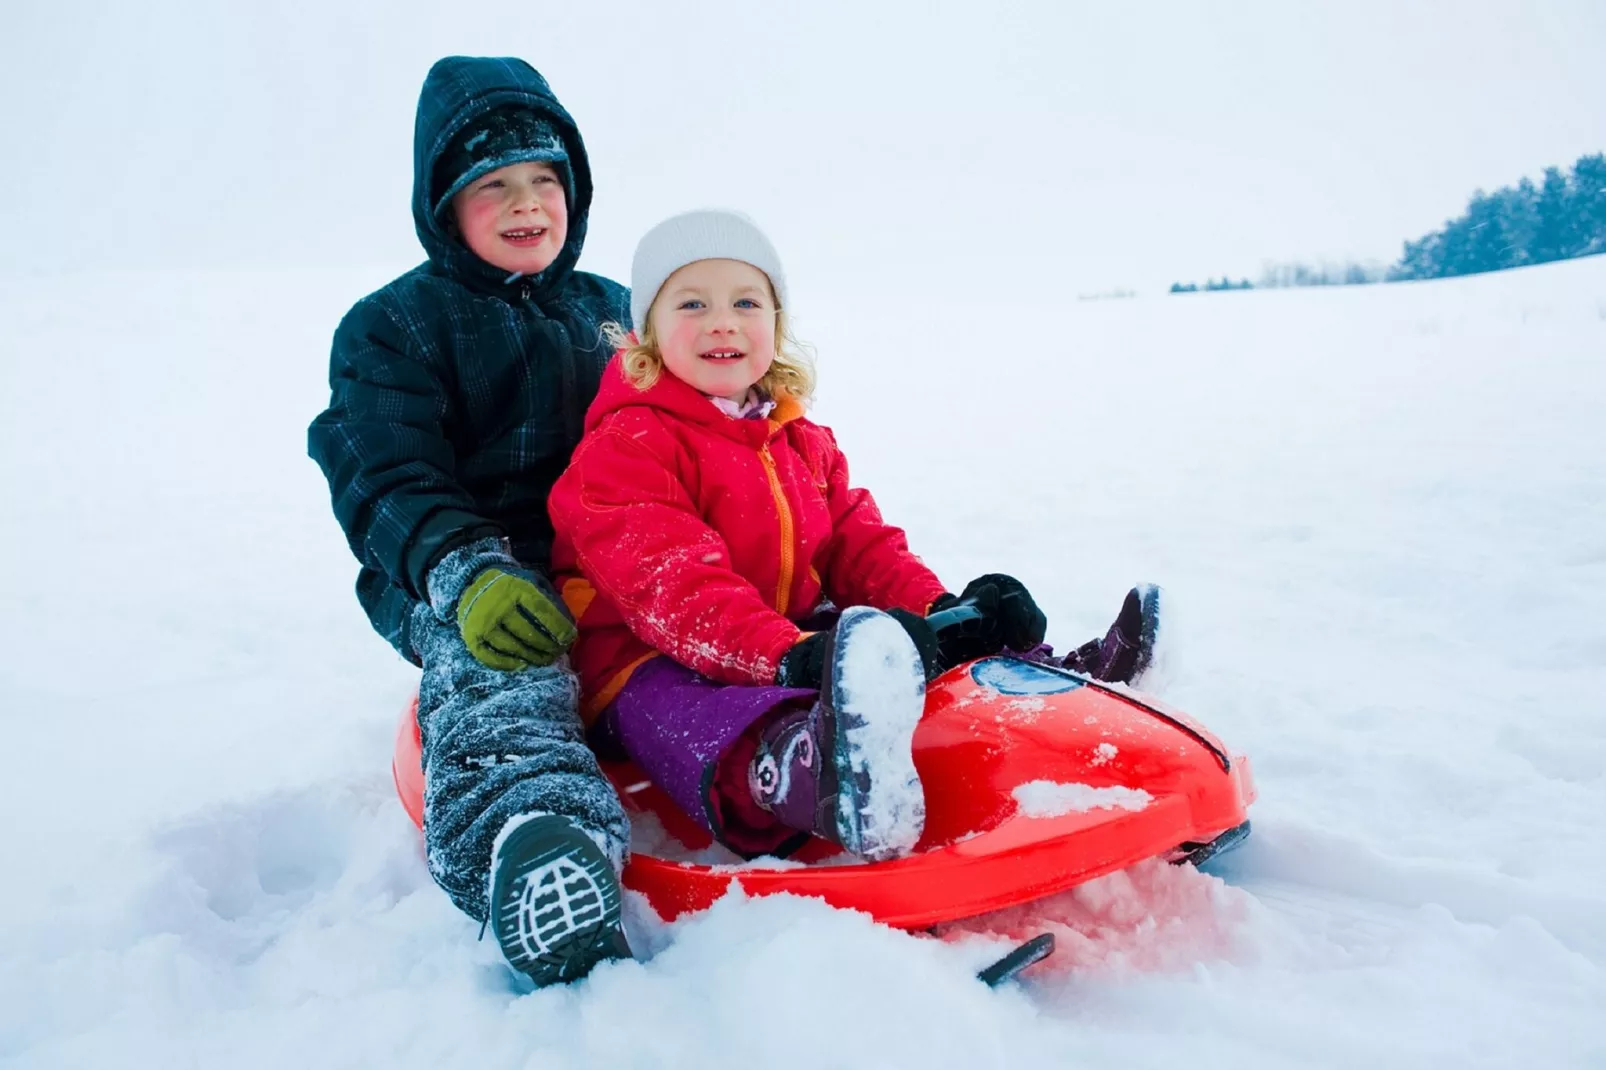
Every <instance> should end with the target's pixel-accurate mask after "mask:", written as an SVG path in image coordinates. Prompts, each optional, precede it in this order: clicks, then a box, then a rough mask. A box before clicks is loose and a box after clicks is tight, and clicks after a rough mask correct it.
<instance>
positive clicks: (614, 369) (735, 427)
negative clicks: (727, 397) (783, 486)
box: [586, 353, 803, 448]
mask: <svg viewBox="0 0 1606 1070" xmlns="http://www.w3.org/2000/svg"><path fill="white" fill-rule="evenodd" d="M630 408H643V409H655V410H657V411H659V412H663V413H666V414H668V415H670V416H672V417H673V418H675V419H677V420H681V421H684V422H686V423H690V424H695V425H697V426H699V427H705V428H707V429H709V430H712V431H714V432H715V433H717V434H721V435H724V436H725V437H727V438H734V439H738V440H740V441H743V442H750V443H751V444H752V445H753V446H754V447H755V448H756V447H758V446H760V445H763V444H764V443H765V442H767V441H769V440H770V439H771V438H772V437H774V436H775V435H776V434H778V433H779V431H780V429H781V427H782V426H783V425H785V424H787V423H790V422H791V421H793V420H795V419H797V418H799V417H800V416H802V415H803V406H802V405H801V404H800V403H799V402H798V401H797V399H795V398H792V397H790V396H788V395H786V394H781V395H780V396H778V397H777V398H776V399H775V410H774V411H773V412H771V413H770V415H769V418H768V419H764V420H738V419H735V418H733V417H730V416H726V415H725V414H724V413H723V412H720V411H719V409H717V408H715V407H714V404H713V402H711V401H709V400H708V397H707V395H705V394H703V393H702V392H700V391H699V390H697V389H696V388H695V387H692V386H688V385H687V384H686V383H685V382H684V381H682V380H680V379H677V378H675V377H674V376H673V375H670V374H669V372H667V371H665V372H663V373H662V374H660V375H659V376H658V381H657V382H656V383H653V384H652V386H650V387H648V388H647V389H646V390H638V389H636V385H635V384H634V383H632V382H631V381H630V380H629V379H626V378H625V373H624V368H623V366H622V365H621V364H620V363H619V355H618V354H617V353H615V354H614V355H613V358H612V359H611V360H609V361H608V367H607V369H606V370H605V371H604V372H603V373H602V385H601V386H600V388H599V389H598V390H597V397H596V400H594V401H593V402H592V403H591V407H590V408H589V409H587V410H586V432H587V433H588V434H589V433H590V432H592V431H595V430H596V429H597V427H598V426H599V425H600V424H601V423H602V422H603V420H605V419H606V418H607V417H608V416H610V415H612V414H613V413H615V412H619V411H621V410H624V409H630Z"/></svg>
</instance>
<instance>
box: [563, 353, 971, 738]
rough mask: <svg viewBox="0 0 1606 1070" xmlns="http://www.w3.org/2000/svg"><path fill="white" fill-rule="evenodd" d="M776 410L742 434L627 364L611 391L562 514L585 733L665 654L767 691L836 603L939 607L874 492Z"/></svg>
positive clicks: (803, 423) (801, 421)
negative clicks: (811, 621) (812, 622)
mask: <svg viewBox="0 0 1606 1070" xmlns="http://www.w3.org/2000/svg"><path fill="white" fill-rule="evenodd" d="M777 401H778V404H777V405H776V408H775V410H774V411H773V412H772V413H771V415H770V417H769V418H768V419H747V420H742V419H735V418H733V417H730V416H727V415H725V414H724V413H723V412H721V411H720V410H719V409H717V408H715V407H714V405H713V404H712V403H711V402H710V401H709V400H708V398H707V397H705V396H704V395H702V394H701V393H699V392H698V391H697V390H695V389H694V388H692V387H690V386H687V385H686V384H685V383H684V382H682V381H680V380H679V379H676V378H675V377H674V376H673V375H670V374H668V373H667V372H666V373H664V374H663V375H661V376H659V379H658V382H657V383H655V384H654V385H653V386H652V387H651V388H650V389H648V390H645V391H642V390H637V389H636V388H635V387H634V386H633V385H631V383H630V382H629V381H628V380H626V379H625V377H624V375H623V374H622V373H621V372H620V370H619V361H618V359H617V358H615V359H614V360H613V361H612V362H611V363H610V364H609V365H608V369H607V371H606V372H604V373H603V376H602V387H601V390H600V391H599V392H598V394H597V398H596V400H595V401H594V402H592V404H591V408H590V409H589V410H588V411H587V413H586V434H585V438H583V439H582V440H581V442H580V445H579V447H578V448H577V449H576V450H575V453H574V458H573V460H572V461H571V462H570V464H569V468H568V471H566V472H564V474H563V476H562V477H561V478H559V480H558V482H557V484H556V485H555V486H554V487H553V488H552V495H551V497H550V498H549V499H548V504H549V506H550V508H551V511H552V524H553V527H554V529H555V530H556V539H555V541H554V545H553V550H552V565H553V572H554V574H555V575H556V577H557V580H558V584H559V588H560V590H561V591H562V592H563V599H564V602H565V603H566V604H567V605H568V607H569V609H570V611H571V612H572V613H573V614H574V617H575V620H577V621H578V622H579V627H580V637H579V639H578V640H577V641H576V642H575V645H574V649H573V651H572V652H571V659H572V661H573V664H574V667H575V669H576V671H577V672H578V673H579V674H580V686H581V691H582V694H583V695H584V700H583V703H582V710H583V712H584V713H585V716H586V719H587V720H588V721H589V720H591V719H592V718H594V717H595V716H596V714H597V713H598V712H599V711H600V710H601V709H602V708H603V707H604V706H606V705H607V704H608V703H609V702H611V701H612V700H613V698H614V696H615V695H617V694H618V693H619V689H620V688H621V687H623V686H624V684H625V681H626V680H627V679H629V676H630V673H631V672H632V671H634V670H635V668H636V667H637V666H638V665H640V664H641V663H642V662H643V661H646V660H647V659H648V658H650V657H652V656H654V655H655V654H657V653H663V654H667V655H669V656H670V657H671V658H673V659H675V660H676V661H677V662H679V663H680V664H682V665H685V666H687V667H688V668H691V669H694V670H696V671H697V672H700V673H702V674H703V675H705V676H708V677H710V678H711V679H714V680H720V681H723V682H726V683H732V684H770V683H773V682H774V679H775V669H776V666H777V665H778V664H779V662H780V659H781V656H782V655H783V654H785V653H786V652H787V650H789V649H790V648H791V647H792V646H793V644H795V643H796V642H797V641H798V640H799V639H800V638H801V637H802V634H803V633H802V632H801V631H799V630H798V626H797V625H796V624H794V623H793V622H794V621H797V620H802V619H804V618H806V617H808V616H809V615H810V614H811V613H813V612H814V611H815V610H816V609H817V608H818V607H819V605H820V603H821V601H822V596H823V597H824V598H828V599H830V600H831V602H833V603H835V604H836V605H839V606H850V605H869V606H875V607H876V608H878V609H890V608H892V607H894V606H900V607H902V608H904V609H908V610H911V611H913V612H916V613H924V612H925V611H926V608H927V607H928V606H929V605H930V604H931V602H932V600H933V599H935V598H936V597H937V596H938V595H939V594H941V593H942V591H943V586H942V584H941V583H940V582H938V580H937V577H936V576H935V575H934V574H933V573H932V572H931V570H930V569H928V568H927V567H926V566H925V565H924V564H923V563H922V562H921V561H920V559H919V558H918V557H916V556H915V555H914V554H913V553H911V552H910V551H909V546H908V543H907V542H906V541H905V539H904V534H903V531H902V530H901V529H899V528H895V527H893V526H891V525H890V524H888V523H887V522H886V521H884V520H882V519H881V511H880V510H879V509H877V508H876V504H875V500H874V499H873V498H871V497H870V492H869V491H867V490H863V489H856V488H853V487H850V486H849V485H848V464H847V459H846V458H844V457H843V456H842V451H841V450H839V449H838V448H837V445H836V439H835V437H833V436H832V434H831V432H830V431H829V430H828V429H826V428H824V427H821V426H820V425H819V424H816V423H813V422H811V421H810V420H808V419H807V418H806V417H805V416H804V415H803V407H802V405H800V404H799V403H798V402H797V401H796V400H794V399H792V398H789V397H784V396H783V397H781V398H779V399H777Z"/></svg>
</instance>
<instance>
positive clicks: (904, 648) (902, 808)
mask: <svg viewBox="0 0 1606 1070" xmlns="http://www.w3.org/2000/svg"><path fill="white" fill-rule="evenodd" d="M832 659H833V660H832V668H831V690H832V691H833V692H834V699H835V705H836V711H837V730H838V731H839V732H841V733H842V736H843V738H844V739H845V740H846V741H847V746H846V748H845V750H846V752H847V758H848V764H849V770H848V772H849V773H850V774H851V777H852V778H853V779H854V780H859V781H860V782H861V783H862V782H864V781H868V783H869V789H868V790H867V791H866V792H865V793H864V795H863V796H862V802H861V803H860V805H858V806H857V808H855V807H854V806H853V805H852V803H851V800H852V799H854V798H855V796H853V795H850V794H847V793H845V792H844V793H839V794H838V795H837V799H838V806H837V828H838V829H843V828H848V829H852V830H853V835H848V834H844V835H843V837H842V838H841V840H840V842H841V843H842V844H843V845H844V846H846V847H847V848H848V849H849V850H851V851H853V853H854V854H857V855H861V856H862V857H864V858H867V859H871V860H874V861H886V860H888V859H892V858H901V857H903V856H904V855H907V854H908V853H909V852H911V851H913V850H914V847H915V844H916V843H918V842H919V841H920V834H921V832H922V831H924V829H925V827H926V796H925V790H924V788H923V786H922V785H921V783H920V774H919V773H918V772H916V771H915V764H914V753H913V750H912V741H913V740H914V734H915V727H916V726H917V725H918V724H919V723H920V715H921V712H922V711H923V710H924V709H925V693H926V691H925V685H926V681H925V676H924V673H923V670H922V667H921V662H920V654H919V652H918V651H917V650H916V649H915V645H914V643H913V642H911V641H910V639H909V633H908V632H906V631H904V630H903V626H902V625H901V624H899V623H898V622H897V621H896V620H894V619H893V618H891V617H889V616H887V615H886V614H885V613H878V612H875V611H872V610H869V609H865V608H863V607H860V606H850V607H848V608H846V609H844V610H843V612H842V617H841V619H840V620H839V621H838V622H837V627H836V644H835V647H834V648H833V654H832ZM861 778H862V779H861ZM846 779H847V778H844V781H846ZM844 811H847V812H846V813H844Z"/></svg>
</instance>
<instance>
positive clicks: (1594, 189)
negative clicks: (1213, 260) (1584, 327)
mask: <svg viewBox="0 0 1606 1070" xmlns="http://www.w3.org/2000/svg"><path fill="white" fill-rule="evenodd" d="M1595 253H1606V153H1595V154H1594V155H1592V156H1581V157H1579V158H1578V160H1577V162H1576V163H1574V164H1573V166H1572V167H1571V168H1570V169H1568V168H1560V167H1547V168H1546V169H1545V173H1544V176H1543V177H1542V178H1541V179H1540V181H1539V183H1538V184H1537V185H1536V184H1535V183H1534V182H1533V181H1532V180H1531V179H1528V178H1524V179H1522V180H1521V181H1520V182H1518V183H1517V184H1516V186H1502V187H1501V188H1500V189H1498V190H1495V191H1494V192H1493V193H1485V192H1484V191H1483V190H1478V191H1477V192H1475V193H1473V195H1472V200H1471V202H1470V203H1469V204H1468V205H1467V210H1466V211H1465V212H1463V213H1462V214H1461V215H1459V216H1457V217H1456V218H1455V219H1451V220H1449V221H1448V222H1446V223H1445V224H1444V226H1443V227H1442V228H1441V229H1439V230H1435V231H1433V232H1431V233H1429V234H1425V235H1423V236H1422V237H1420V238H1418V239H1417V240H1416V241H1408V242H1406V243H1405V252H1404V254H1403V255H1402V256H1401V257H1400V259H1399V262H1398V263H1395V264H1393V265H1390V266H1388V267H1386V268H1385V267H1383V266H1381V265H1378V264H1355V263H1346V264H1322V265H1310V264H1300V263H1290V264H1268V265H1266V268H1265V270H1264V271H1263V272H1262V273H1261V278H1260V281H1259V282H1258V283H1254V284H1251V283H1250V282H1249V280H1248V279H1244V280H1241V281H1240V282H1236V283H1234V282H1232V281H1230V280H1229V279H1227V278H1226V277H1225V276H1223V277H1222V278H1221V280H1220V281H1217V280H1215V279H1211V280H1209V281H1207V282H1206V283H1205V284H1204V285H1203V286H1200V285H1199V284H1198V283H1194V282H1188V283H1182V282H1174V283H1172V284H1171V292H1172V293H1195V292H1198V291H1199V290H1248V289H1253V288H1255V287H1256V286H1258V287H1261V288H1268V287H1272V288H1275V287H1282V286H1358V285H1365V284H1367V283H1374V282H1403V281H1406V280H1409V279H1440V278H1448V277H1450V276H1452V275H1472V274H1476V273H1478V272H1483V271H1500V270H1501V269H1503V268H1514V267H1524V266H1526V265H1529V264H1545V263H1549V262H1550V261H1553V260H1568V259H1572V258H1573V257H1579V256H1591V255H1593V254H1595Z"/></svg>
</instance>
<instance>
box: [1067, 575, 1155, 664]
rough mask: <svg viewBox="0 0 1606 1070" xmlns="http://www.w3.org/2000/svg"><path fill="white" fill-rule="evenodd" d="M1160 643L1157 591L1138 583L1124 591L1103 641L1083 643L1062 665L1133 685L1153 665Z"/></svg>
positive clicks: (1096, 640) (1094, 640) (1148, 585)
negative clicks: (1118, 608)
mask: <svg viewBox="0 0 1606 1070" xmlns="http://www.w3.org/2000/svg"><path fill="white" fill-rule="evenodd" d="M1159 642H1160V588H1158V587H1156V586H1155V585H1154V584H1152V583H1140V584H1139V585H1138V586H1136V587H1134V588H1132V589H1131V590H1130V591H1128V592H1127V594H1126V600H1125V601H1124V602H1122V603H1121V612H1120V613H1119V614H1117V615H1116V618H1115V623H1114V624H1111V625H1110V630H1109V631H1108V632H1106V633H1104V638H1103V639H1093V640H1090V641H1089V642H1086V643H1083V644H1082V645H1081V646H1079V647H1077V648H1076V649H1075V650H1073V651H1071V652H1070V653H1069V654H1067V655H1065V660H1064V662H1063V663H1062V664H1063V665H1064V666H1065V668H1067V669H1071V670H1073V671H1075V672H1079V673H1083V674H1084V675H1087V676H1091V677H1092V678H1093V679H1095V680H1100V681H1103V682H1105V683H1114V684H1135V683H1138V682H1139V681H1141V680H1142V677H1143V674H1144V673H1146V672H1148V671H1149V670H1150V669H1151V668H1152V667H1153V666H1154V664H1155V650H1156V648H1157V647H1158V646H1159Z"/></svg>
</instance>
